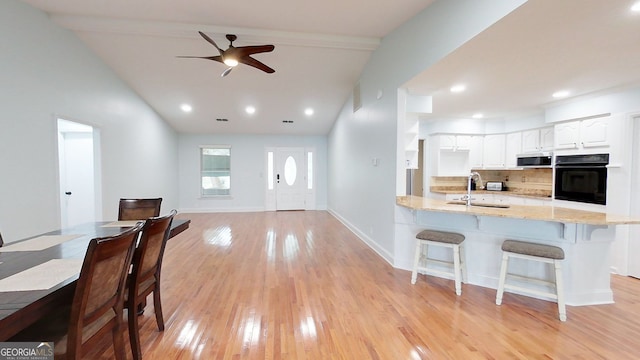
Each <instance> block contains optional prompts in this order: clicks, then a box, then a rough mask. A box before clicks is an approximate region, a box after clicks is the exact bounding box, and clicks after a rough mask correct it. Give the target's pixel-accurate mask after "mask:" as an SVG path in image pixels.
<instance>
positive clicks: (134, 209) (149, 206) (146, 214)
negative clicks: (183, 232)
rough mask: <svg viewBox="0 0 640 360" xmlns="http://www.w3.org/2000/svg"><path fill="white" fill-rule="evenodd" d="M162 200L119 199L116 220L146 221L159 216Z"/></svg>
mask: <svg viewBox="0 0 640 360" xmlns="http://www.w3.org/2000/svg"><path fill="white" fill-rule="evenodd" d="M161 203H162V198H153V199H120V205H119V207H118V220H146V219H148V218H150V217H154V216H160V204H161Z"/></svg>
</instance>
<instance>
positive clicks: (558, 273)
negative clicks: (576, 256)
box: [496, 240, 567, 321]
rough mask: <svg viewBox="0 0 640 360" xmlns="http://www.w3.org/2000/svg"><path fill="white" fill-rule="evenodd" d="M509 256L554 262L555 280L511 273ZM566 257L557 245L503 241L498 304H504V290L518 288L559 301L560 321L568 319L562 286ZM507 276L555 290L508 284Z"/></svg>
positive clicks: (527, 292)
mask: <svg viewBox="0 0 640 360" xmlns="http://www.w3.org/2000/svg"><path fill="white" fill-rule="evenodd" d="M509 258H520V259H526V260H532V261H541V262H544V263H547V264H553V267H554V269H555V282H550V281H546V280H542V279H537V278H531V277H527V276H520V275H515V274H509V273H508V272H507V270H508V267H509ZM563 259H564V251H563V250H562V249H561V248H559V247H557V246H551V245H544V244H535V243H529V242H524V241H516V240H505V241H504V242H503V243H502V266H501V268H500V282H499V284H498V292H497V294H496V305H500V304H502V295H503V293H504V290H505V289H507V290H516V291H519V292H521V293H525V294H530V295H538V296H546V297H550V298H552V299H556V300H557V301H558V313H559V315H560V316H559V317H560V321H567V311H566V309H565V306H564V293H563V288H562V260H563ZM507 276H508V277H509V278H516V279H520V280H525V281H528V282H535V283H540V284H544V285H548V286H551V287H552V288H553V289H554V292H544V291H539V290H535V289H531V288H525V287H522V286H517V285H512V284H507V283H506V281H507Z"/></svg>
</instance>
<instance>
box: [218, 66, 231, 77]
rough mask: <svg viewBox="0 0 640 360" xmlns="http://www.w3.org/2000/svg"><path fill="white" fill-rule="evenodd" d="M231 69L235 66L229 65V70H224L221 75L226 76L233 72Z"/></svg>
mask: <svg viewBox="0 0 640 360" xmlns="http://www.w3.org/2000/svg"><path fill="white" fill-rule="evenodd" d="M231 70H233V67H228V68H227V70H225V71H223V72H222V74H221V75H220V77H225V76H227V75H229V73H230V72H231Z"/></svg>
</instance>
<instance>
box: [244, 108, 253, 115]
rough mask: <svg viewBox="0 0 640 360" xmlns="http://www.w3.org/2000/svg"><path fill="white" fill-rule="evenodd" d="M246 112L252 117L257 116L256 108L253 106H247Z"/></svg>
mask: <svg viewBox="0 0 640 360" xmlns="http://www.w3.org/2000/svg"><path fill="white" fill-rule="evenodd" d="M244 111H246V112H247V114H249V115H251V114H255V112H256V108H254V107H253V106H247V107H246V108H244Z"/></svg>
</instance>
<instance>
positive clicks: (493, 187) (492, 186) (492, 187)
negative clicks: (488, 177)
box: [485, 181, 507, 191]
mask: <svg viewBox="0 0 640 360" xmlns="http://www.w3.org/2000/svg"><path fill="white" fill-rule="evenodd" d="M506 189H507V188H506V187H505V186H504V183H503V182H502V181H487V184H486V185H485V190H487V191H504V190H506Z"/></svg>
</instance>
